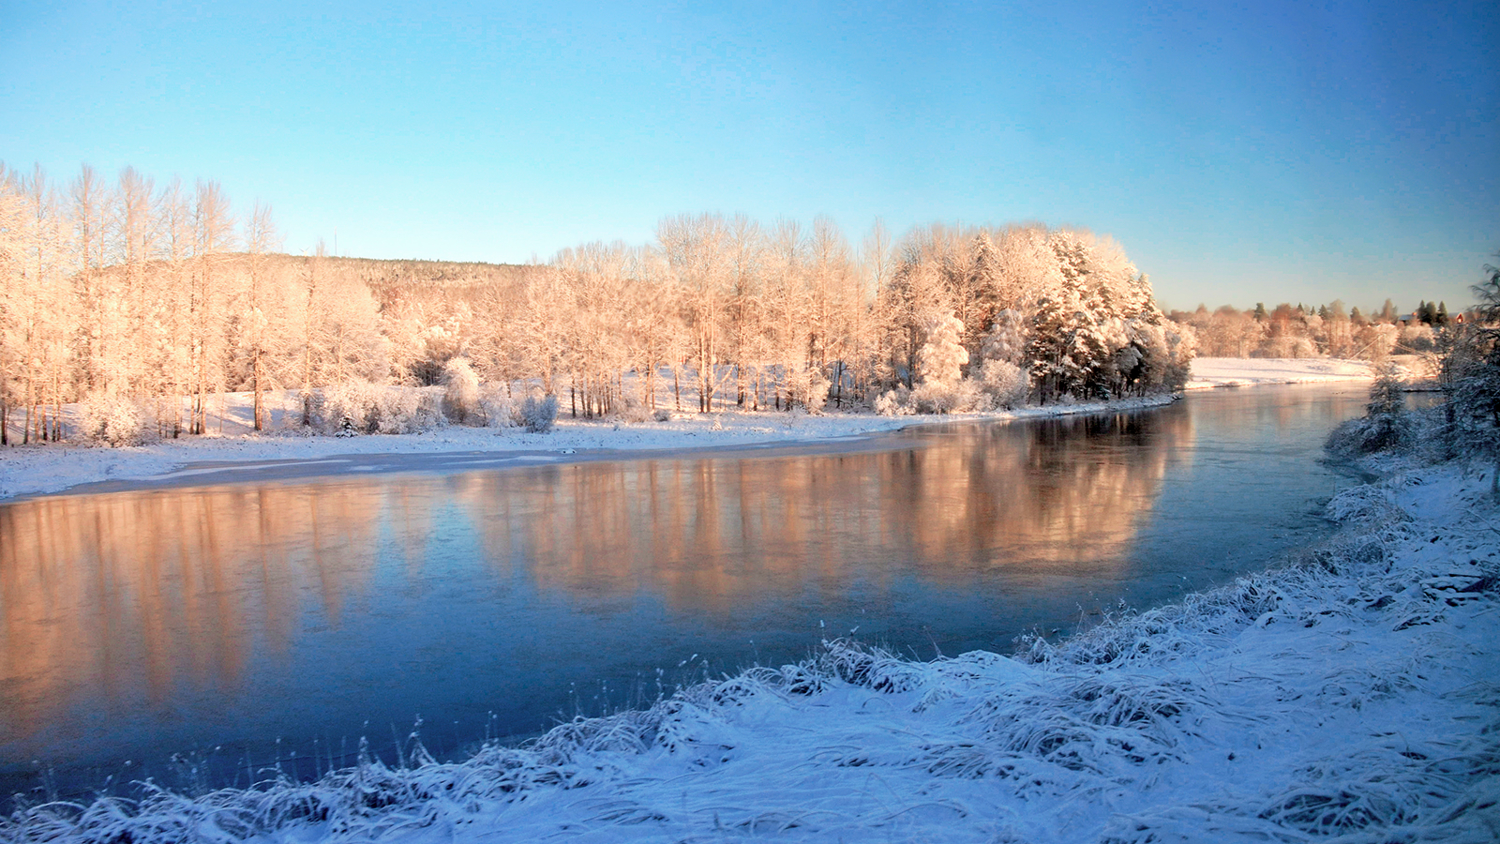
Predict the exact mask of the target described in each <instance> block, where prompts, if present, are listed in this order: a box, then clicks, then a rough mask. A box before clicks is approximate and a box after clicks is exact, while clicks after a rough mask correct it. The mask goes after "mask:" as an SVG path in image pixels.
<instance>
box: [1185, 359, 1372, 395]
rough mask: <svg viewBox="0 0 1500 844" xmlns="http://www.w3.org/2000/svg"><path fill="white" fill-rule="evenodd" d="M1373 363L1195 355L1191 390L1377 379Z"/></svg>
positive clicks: (1189, 383)
mask: <svg viewBox="0 0 1500 844" xmlns="http://www.w3.org/2000/svg"><path fill="white" fill-rule="evenodd" d="M1374 377H1375V375H1374V372H1373V371H1372V370H1371V368H1370V364H1369V363H1368V362H1366V361H1359V360H1338V359H1336V358H1195V359H1194V360H1193V369H1192V375H1191V376H1190V377H1189V378H1188V383H1187V389H1189V390H1206V389H1211V388H1214V387H1248V386H1253V385H1257V384H1311V383H1315V382H1322V381H1364V380H1369V379H1372V378H1374Z"/></svg>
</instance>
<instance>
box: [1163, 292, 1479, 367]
mask: <svg viewBox="0 0 1500 844" xmlns="http://www.w3.org/2000/svg"><path fill="white" fill-rule="evenodd" d="M1168 316H1169V317H1170V318H1171V319H1172V320H1173V321H1174V322H1177V323H1179V324H1181V325H1187V326H1191V327H1192V328H1193V330H1194V331H1195V332H1196V334H1197V336H1198V351H1199V353H1200V354H1202V355H1204V356H1207V357H1230V358H1236V357H1238V358H1248V357H1265V358H1307V357H1334V358H1346V359H1360V360H1382V359H1384V358H1385V357H1387V356H1388V355H1391V354H1393V353H1408V354H1409V353H1425V352H1433V351H1435V350H1436V349H1437V348H1438V345H1439V338H1440V334H1441V332H1442V331H1443V329H1445V328H1447V327H1448V326H1451V325H1453V324H1454V323H1456V322H1462V321H1463V320H1464V319H1465V315H1464V314H1458V315H1450V314H1449V313H1448V305H1447V303H1445V302H1427V301H1425V300H1424V301H1422V302H1420V303H1419V304H1418V305H1417V308H1416V309H1415V310H1414V311H1412V312H1410V313H1407V314H1402V313H1400V312H1398V311H1397V310H1396V305H1395V303H1393V302H1392V301H1391V300H1390V299H1387V300H1385V303H1384V304H1383V305H1382V306H1381V307H1380V308H1379V309H1378V310H1371V311H1370V312H1369V313H1368V314H1366V313H1363V312H1361V311H1360V309H1359V308H1357V307H1355V308H1350V309H1346V308H1345V306H1344V303H1343V302H1342V301H1341V300H1337V299H1335V300H1334V301H1332V302H1329V303H1328V304H1324V305H1319V306H1317V307H1315V308H1314V307H1309V306H1307V305H1302V304H1298V305H1296V306H1293V305H1291V304H1289V303H1285V302H1283V303H1282V304H1280V305H1277V306H1276V307H1275V308H1272V309H1270V310H1267V309H1266V306H1265V304H1264V303H1257V304H1256V306H1255V307H1254V308H1253V309H1249V310H1243V311H1242V310H1239V309H1238V308H1236V307H1234V306H1233V305H1224V306H1223V307H1220V308H1218V309H1216V310H1213V311H1210V310H1209V309H1208V308H1207V307H1206V306H1204V305H1199V306H1198V309H1197V310H1195V311H1172V312H1171V313H1170V314H1169V315H1168Z"/></svg>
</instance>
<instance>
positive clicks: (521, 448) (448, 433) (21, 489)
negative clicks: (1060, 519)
mask: <svg viewBox="0 0 1500 844" xmlns="http://www.w3.org/2000/svg"><path fill="white" fill-rule="evenodd" d="M278 399H280V401H278V402H277V405H276V409H277V411H278V412H277V415H276V416H277V418H279V416H280V415H281V413H282V412H283V408H282V405H283V404H286V405H287V406H290V404H289V403H290V402H293V401H294V400H295V396H294V395H290V394H288V395H285V396H278ZM250 401H251V395H250V394H249V393H231V394H230V395H229V396H228V398H227V400H226V401H225V403H224V406H223V409H222V411H220V412H219V414H218V415H215V416H214V417H213V418H212V419H211V420H210V425H209V429H210V430H211V431H215V432H217V431H218V430H219V429H220V428H221V427H222V429H223V431H224V433H223V434H218V433H214V434H210V435H208V436H201V437H184V438H182V439H178V440H168V441H163V442H159V443H155V444H152V445H146V446H139V447H134V448H102V447H101V448H94V447H88V446H81V445H73V444H49V445H40V446H38V445H33V446H17V447H11V448H3V449H0V500H3V499H5V498H14V497H16V496H22V495H41V494H46V493H53V492H59V491H62V490H67V489H71V488H73V487H78V486H82V485H85V484H96V483H103V482H111V481H113V482H122V481H123V482H138V483H140V484H162V483H178V482H187V481H189V480H192V481H193V482H202V481H204V480H207V479H209V476H210V475H212V476H213V477H212V480H215V481H220V482H222V481H228V480H237V479H246V478H251V477H254V478H256V479H265V478H269V477H274V476H276V475H277V473H278V472H282V473H285V472H287V471H295V474H297V475H304V476H305V475H314V474H330V475H332V474H340V473H343V472H346V471H351V470H356V471H370V470H372V469H373V468H375V466H374V464H373V463H370V462H369V461H368V460H367V461H365V462H364V463H361V461H360V460H359V458H372V457H374V456H382V457H384V458H385V459H384V460H382V461H380V467H379V468H381V469H383V470H387V471H389V470H392V469H397V470H400V469H409V470H421V469H423V468H426V467H427V466H426V461H424V460H423V459H422V456H424V455H426V456H431V455H447V456H452V457H457V456H459V455H468V456H470V457H472V458H474V461H473V462H474V464H475V465H474V467H473V468H503V466H504V465H506V462H507V461H513V462H515V463H516V464H517V465H519V464H521V463H532V464H535V463H538V462H553V463H556V462H565V461H568V460H576V459H581V458H585V457H598V456H600V454H601V452H605V453H607V452H622V453H634V452H643V451H670V452H680V451H683V450H687V449H700V448H732V447H745V446H765V445H776V444H782V445H794V444H802V443H810V442H829V443H833V442H837V441H839V440H847V439H849V438H855V437H863V436H866V435H869V434H875V433H880V432H882V431H891V430H895V429H898V428H904V427H906V426H909V425H917V424H923V423H933V422H947V421H958V420H966V419H1026V418H1035V417H1039V416H1061V415H1069V414H1077V413H1098V412H1102V411H1116V410H1138V409H1142V408H1147V407H1154V406H1159V405H1162V404H1167V403H1170V402H1171V401H1172V397H1171V396H1152V397H1149V398H1143V399H1126V400H1122V401H1115V402H1108V403H1104V402H1087V403H1083V402H1080V403H1077V404H1068V405H1050V406H1047V407H1034V408H1025V409H1022V410H1016V411H998V412H993V413H972V414H953V415H948V416H878V415H875V414H871V413H828V414H823V415H818V416H812V415H808V414H805V413H796V412H794V413H779V412H761V413H752V412H740V411H725V412H720V413H678V414H674V415H673V416H672V417H671V418H670V419H668V420H666V421H661V422H657V421H649V422H634V423H626V422H618V423H617V422H614V421H584V420H581V419H570V418H568V417H567V416H566V415H564V416H563V417H562V418H560V419H559V420H558V422H557V427H556V428H554V429H553V431H552V432H550V433H547V434H528V433H526V432H525V431H523V430H521V429H518V428H501V429H496V428H466V427H462V426H456V425H449V426H444V427H441V428H437V429H434V430H432V431H427V432H425V433H419V434H394V435H369V436H357V437H327V436H305V435H303V434H302V433H301V432H300V431H296V430H291V431H286V432H282V433H277V432H274V431H273V432H271V433H267V434H255V433H253V432H252V431H251V430H250V424H249V420H250V419H251V409H250ZM220 420H223V424H222V425H220ZM402 456H407V457H409V458H410V459H402ZM481 464H482V465H481ZM453 468H462V467H461V466H454V467H453Z"/></svg>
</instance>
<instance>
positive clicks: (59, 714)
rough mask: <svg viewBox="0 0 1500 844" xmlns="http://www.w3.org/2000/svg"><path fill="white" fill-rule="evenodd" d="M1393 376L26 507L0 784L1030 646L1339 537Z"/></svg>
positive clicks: (5, 644)
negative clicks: (1028, 639)
mask: <svg viewBox="0 0 1500 844" xmlns="http://www.w3.org/2000/svg"><path fill="white" fill-rule="evenodd" d="M1365 392H1366V388H1365V387H1364V386H1363V385H1361V384H1347V385H1336V386H1301V387H1265V388H1256V389H1251V390H1226V391H1214V392H1211V393H1206V394H1205V393H1200V394H1194V395H1190V396H1189V397H1188V398H1187V399H1185V400H1184V401H1181V402H1178V403H1176V404H1174V405H1171V406H1169V407H1165V408H1162V409H1157V410H1150V411H1140V412H1133V413H1122V414H1105V415H1093V416H1074V417H1064V418H1058V419H1050V420H1038V421H1027V422H1011V423H972V422H966V423H952V424H939V425H924V426H920V427H915V428H911V429H907V430H905V431H902V432H898V433H894V434H881V435H876V436H872V437H869V438H866V439H863V440H861V441H859V442H857V443H839V444H836V445H829V444H824V445H820V446H811V447H806V448H790V449H778V450H774V451H767V452H761V453H754V454H749V455H746V454H744V453H734V454H728V453H703V452H699V453H689V454H682V455H676V456H661V455H652V456H625V457H621V458H619V459H602V460H601V459H595V460H589V461H584V462H577V463H567V464H557V465H546V466H531V467H517V468H507V469H498V470H497V469H493V468H487V469H471V470H464V468H463V467H462V465H456V464H453V463H451V462H449V463H446V464H445V468H444V469H443V471H441V472H405V473H368V472H366V473H362V474H359V473H351V474H344V475H341V476H338V477H322V478H303V479H295V480H283V481H277V482H266V483H254V484H251V483H241V484H227V485H214V486H199V487H191V488H187V487H178V488H165V489H160V488H158V489H141V490H134V491H122V492H111V493H104V494H77V495H60V496H51V497H43V498H37V499H32V500H26V501H19V502H14V503H10V504H7V505H0V789H3V793H5V794H7V795H8V794H12V793H17V792H21V793H26V794H29V795H31V796H32V797H33V798H38V797H42V796H45V795H46V794H48V793H52V794H57V793H61V794H68V793H78V792H80V791H87V790H91V789H94V788H98V787H101V786H102V785H104V784H105V783H106V782H107V781H108V782H112V783H115V785H112V786H111V788H113V789H114V790H117V791H126V790H128V788H123V787H121V786H120V785H118V784H119V783H128V782H129V781H131V780H140V779H144V778H146V777H151V778H153V779H154V780H155V781H156V782H158V783H160V784H164V785H168V786H170V787H176V788H186V789H196V788H203V787H209V786H221V785H241V786H243V785H247V784H250V783H251V782H254V781H258V780H263V779H265V778H266V777H267V776H268V774H269V773H273V772H274V771H275V770H276V769H277V768H278V767H279V768H280V769H281V770H282V771H283V772H286V773H288V774H291V775H296V776H304V777H310V776H315V775H316V774H317V773H318V772H320V771H322V770H327V769H328V768H329V767H330V766H342V765H346V764H349V763H350V762H351V761H352V760H353V754H355V752H356V749H357V748H358V746H359V744H360V740H361V739H362V738H363V739H365V740H367V741H368V744H369V748H370V750H371V752H373V753H375V754H377V755H380V756H382V757H383V758H385V759H386V760H388V761H391V762H395V761H396V757H397V751H396V748H397V745H398V743H405V742H406V741H407V738H408V736H409V735H410V734H411V733H412V732H413V730H414V728H416V725H417V724H418V721H419V719H420V728H419V730H420V735H421V739H422V741H423V742H424V744H425V746H426V747H427V748H428V749H429V750H430V751H431V752H433V753H434V754H435V755H438V756H455V755H459V754H461V753H462V752H463V751H464V749H465V748H466V747H470V746H473V745H474V744H476V743H478V742H481V741H484V740H486V739H496V738H499V739H504V738H512V739H514V738H516V737H523V736H526V735H532V734H536V733H538V732H540V731H542V730H544V729H546V728H547V727H549V726H550V725H552V724H554V723H556V722H557V721H558V720H566V719H569V718H572V717H574V716H576V715H579V714H582V715H597V714H600V713H602V712H605V711H609V710H612V709H616V708H619V707H621V706H639V705H647V704H649V703H650V702H651V701H652V700H654V699H655V698H656V697H657V696H658V695H660V694H670V693H671V691H672V690H673V689H674V688H675V687H676V686H677V685H679V684H684V683H690V682H693V681H695V680H698V679H702V678H703V677H704V676H705V675H706V674H709V675H713V676H717V675H718V674H720V673H721V672H726V671H734V670H737V669H738V668H741V667H744V666H747V665H750V664H752V663H756V662H760V663H763V664H782V663H784V662H789V661H795V660H797V659H799V658H802V657H805V656H807V655H808V654H809V653H810V652H812V651H813V650H814V649H816V648H817V647H818V646H819V642H820V641H821V640H823V639H826V638H832V637H836V636H852V637H854V638H856V639H859V640H862V641H866V642H872V643H880V644H884V645H886V646H888V647H889V648H891V649H893V650H895V651H897V652H899V653H902V654H906V655H908V656H911V657H914V658H922V659H926V658H931V657H933V656H935V655H937V654H939V653H941V654H948V655H954V654H958V653H961V652H963V651H967V650H972V649H976V648H983V649H989V650H995V651H998V652H1001V653H1009V652H1011V651H1012V650H1013V649H1014V648H1015V642H1016V639H1017V637H1018V636H1021V635H1023V634H1025V633H1028V632H1033V631H1041V632H1043V633H1045V634H1047V635H1066V634H1067V633H1068V632H1069V631H1072V630H1075V629H1077V628H1078V627H1079V626H1080V625H1087V624H1088V623H1090V621H1091V620H1093V619H1096V618H1098V617H1099V614H1100V613H1101V612H1108V611H1112V610H1115V609H1117V608H1119V607H1120V606H1122V605H1129V606H1133V607H1139V608H1144V607H1148V606H1152V605H1159V604H1161V603H1164V602H1169V601H1172V600H1174V599H1176V598H1178V597H1179V596H1181V595H1182V594H1183V593H1184V592H1187V591H1191V590H1198V589H1202V588H1205V587H1209V586H1212V585H1215V584H1219V583H1223V582H1225V581H1227V580H1229V579H1231V578H1232V577H1233V576H1234V575H1236V574H1239V573H1242V572H1245V571H1247V570H1254V569H1258V568H1261V567H1264V566H1265V565H1267V564H1269V563H1272V562H1274V561H1276V559H1277V558H1278V557H1279V556H1280V555H1282V554H1283V553H1284V552H1285V551H1286V550H1287V549H1289V548H1291V547H1295V546H1301V545H1305V544H1308V543H1310V542H1312V541H1315V539H1316V538H1317V537H1318V536H1320V535H1321V534H1323V533H1324V532H1326V531H1327V530H1328V526H1327V524H1326V523H1324V522H1323V521H1322V519H1321V518H1320V513H1321V506H1322V503H1323V502H1324V501H1326V499H1327V498H1328V496H1330V495H1331V494H1332V493H1333V492H1334V491H1335V490H1336V488H1337V487H1338V486H1340V485H1344V484H1348V483H1351V482H1352V479H1349V478H1347V477H1342V476H1340V475H1338V474H1337V473H1335V472H1334V471H1332V470H1331V469H1329V468H1328V467H1326V466H1324V465H1322V464H1321V463H1320V462H1319V459H1320V457H1321V445H1322V442H1323V440H1324V438H1325V437H1326V435H1327V433H1328V431H1329V430H1330V429H1332V428H1333V426H1334V425H1336V424H1337V423H1338V422H1339V421H1341V420H1343V419H1346V418H1349V417H1351V416H1355V415H1357V414H1358V413H1359V412H1361V410H1362V405H1363V403H1364V401H1365Z"/></svg>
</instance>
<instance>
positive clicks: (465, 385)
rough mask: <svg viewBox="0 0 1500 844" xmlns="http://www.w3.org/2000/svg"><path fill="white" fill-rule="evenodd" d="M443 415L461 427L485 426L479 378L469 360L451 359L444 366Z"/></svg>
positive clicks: (461, 358)
mask: <svg viewBox="0 0 1500 844" xmlns="http://www.w3.org/2000/svg"><path fill="white" fill-rule="evenodd" d="M442 382H443V415H444V416H446V417H447V418H448V421H449V422H455V423H457V424H460V425H481V424H484V421H485V414H484V411H483V410H482V409H481V408H480V397H479V376H478V375H475V374H474V368H473V367H472V366H470V365H469V360H468V358H463V357H454V358H449V359H448V362H447V363H446V364H444V365H443V376H442Z"/></svg>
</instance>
